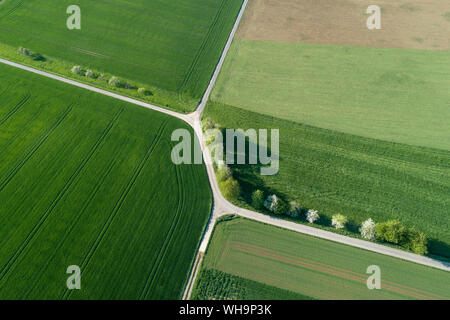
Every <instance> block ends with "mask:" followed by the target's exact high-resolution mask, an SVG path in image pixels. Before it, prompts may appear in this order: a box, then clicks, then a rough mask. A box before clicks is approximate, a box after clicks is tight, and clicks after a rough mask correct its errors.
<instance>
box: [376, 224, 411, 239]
mask: <svg viewBox="0 0 450 320" xmlns="http://www.w3.org/2000/svg"><path fill="white" fill-rule="evenodd" d="M406 232H407V230H406V228H405V227H404V226H403V225H402V224H401V223H400V221H398V220H389V221H387V222H382V223H378V224H377V225H376V227H375V234H376V237H377V238H378V239H380V240H381V241H386V242H390V243H394V244H401V243H404V242H405V238H406Z"/></svg>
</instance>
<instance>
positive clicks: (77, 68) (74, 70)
mask: <svg viewBox="0 0 450 320" xmlns="http://www.w3.org/2000/svg"><path fill="white" fill-rule="evenodd" d="M70 71H72V73H74V74H82V73H83V69H81V67H80V66H73V67H72V69H71V70H70Z"/></svg>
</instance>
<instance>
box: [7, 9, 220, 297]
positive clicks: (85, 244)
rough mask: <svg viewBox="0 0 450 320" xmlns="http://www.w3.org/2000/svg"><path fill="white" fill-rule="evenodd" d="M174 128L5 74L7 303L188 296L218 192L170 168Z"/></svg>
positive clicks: (190, 172)
mask: <svg viewBox="0 0 450 320" xmlns="http://www.w3.org/2000/svg"><path fill="white" fill-rule="evenodd" d="M13 2H14V1H13ZM27 3H28V2H27ZM33 3H34V2H33ZM2 34H3V33H2ZM175 128H187V126H186V125H185V124H184V123H182V122H181V121H180V120H177V119H174V118H169V117H168V116H166V115H163V114H160V113H157V112H153V111H150V110H146V109H144V108H139V107H136V106H133V105H130V104H127V103H124V102H120V101H117V100H114V99H111V98H109V97H105V96H101V95H98V94H95V93H91V92H87V91H85V90H82V89H79V88H75V87H71V86H68V85H66V84H62V83H59V82H56V81H53V80H50V79H46V78H43V77H40V76H38V75H34V74H31V73H28V72H25V71H21V70H16V69H13V68H11V67H9V66H5V65H0V247H1V250H0V299H178V298H180V297H181V295H182V291H183V288H184V284H185V283H186V281H187V277H188V273H189V271H190V267H191V265H192V263H193V259H194V255H195V252H196V250H197V247H198V244H199V241H200V237H201V234H202V231H203V228H204V226H205V224H206V221H207V220H208V217H209V213H210V206H211V192H210V188H209V184H208V179H207V175H206V170H205V168H204V167H203V166H201V165H189V166H188V165H183V166H175V165H173V164H172V162H171V160H170V151H171V148H172V146H173V143H172V142H171V141H170V134H171V132H172V131H173V130H174V129H175ZM70 265H78V266H80V268H81V272H82V274H81V277H82V278H81V286H82V288H81V290H71V291H68V290H67V287H66V280H67V278H68V277H69V275H68V274H66V269H67V267H68V266H70Z"/></svg>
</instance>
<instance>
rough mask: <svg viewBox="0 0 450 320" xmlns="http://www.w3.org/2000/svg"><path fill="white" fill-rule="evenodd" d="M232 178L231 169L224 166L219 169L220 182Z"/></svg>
mask: <svg viewBox="0 0 450 320" xmlns="http://www.w3.org/2000/svg"><path fill="white" fill-rule="evenodd" d="M231 176H232V173H231V169H230V167H228V166H226V165H223V166H221V167H220V168H218V169H217V180H218V181H219V182H220V181H225V180H227V179H229V178H231Z"/></svg>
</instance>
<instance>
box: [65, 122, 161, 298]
mask: <svg viewBox="0 0 450 320" xmlns="http://www.w3.org/2000/svg"><path fill="white" fill-rule="evenodd" d="M166 125H167V121H164V122H163V123H162V125H161V126H160V128H159V129H158V132H157V134H156V135H155V138H154V139H153V141H152V143H151V144H150V146H149V148H148V150H147V152H146V154H145V156H144V158H143V159H142V160H141V162H140V163H139V165H138V166H137V167H136V169H135V171H134V173H133V175H132V177H131V179H130V180H129V181H128V183H127V185H126V186H125V190H124V191H123V192H122V194H121V195H120V197H119V199H118V200H117V202H116V204H115V206H114V208H113V210H112V212H111V213H110V215H109V217H108V219H107V220H106V221H105V223H104V224H103V227H102V229H101V231H100V233H99V234H98V236H97V238H96V239H95V241H94V242H93V243H92V245H91V247H90V248H89V250H88V252H87V254H86V256H85V257H84V259H83V261H82V263H81V265H80V269H81V270H83V272H84V271H85V270H86V268H87V266H88V265H89V262H90V261H91V259H92V257H93V255H94V254H95V251H96V250H97V248H98V247H99V246H100V244H101V242H102V240H103V238H104V237H105V235H106V233H107V232H108V230H109V228H110V226H111V225H112V223H113V221H114V219H115V217H116V216H117V214H118V212H119V211H120V209H121V208H122V205H123V203H124V202H125V199H126V198H127V196H128V194H129V192H130V191H131V189H132V188H133V186H134V185H135V182H136V180H137V178H138V177H139V176H140V174H141V172H142V170H143V168H144V167H145V165H146V163H147V161H148V160H149V159H150V156H151V155H152V154H153V151H154V150H155V149H156V147H157V146H158V144H159V142H160V141H161V136H162V134H163V133H164V130H165V128H166ZM83 272H82V273H83ZM72 292H73V291H71V290H69V289H66V290H65V292H64V294H63V296H62V298H61V300H68V299H69V298H70V295H71V294H72Z"/></svg>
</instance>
